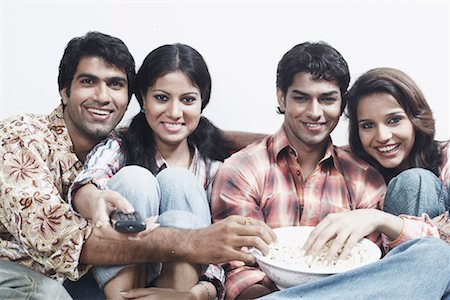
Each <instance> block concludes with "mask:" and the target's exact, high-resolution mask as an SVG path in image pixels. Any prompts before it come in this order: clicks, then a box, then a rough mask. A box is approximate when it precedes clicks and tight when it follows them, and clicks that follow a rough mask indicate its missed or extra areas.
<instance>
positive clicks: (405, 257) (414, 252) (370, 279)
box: [261, 237, 450, 300]
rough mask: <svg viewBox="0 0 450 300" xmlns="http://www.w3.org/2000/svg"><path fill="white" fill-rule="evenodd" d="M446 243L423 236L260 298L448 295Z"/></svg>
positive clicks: (448, 248)
mask: <svg viewBox="0 0 450 300" xmlns="http://www.w3.org/2000/svg"><path fill="white" fill-rule="evenodd" d="M449 283H450V246H448V245H447V244H446V243H445V242H444V241H442V240H440V239H438V238H434V237H427V238H423V239H417V240H412V241H409V242H406V243H404V244H401V245H399V246H397V247H396V248H394V249H393V250H391V251H390V252H389V253H388V254H387V255H386V256H385V257H384V258H383V259H381V260H379V261H377V262H375V263H372V264H369V265H366V266H363V267H360V268H357V269H354V270H351V271H348V272H344V273H340V274H336V275H332V276H329V277H325V278H323V279H319V280H317V281H314V282H311V283H306V284H304V285H299V286H296V287H292V288H289V289H285V290H282V291H279V292H275V293H272V294H270V295H267V296H265V297H262V298H261V299H265V300H270V299H299V298H301V299H303V300H307V299H312V300H322V299H323V300H332V299H339V300H340V299H358V300H359V299H371V300H376V299H383V300H384V299H386V300H387V299H408V300H424V299H450V296H449V295H450V285H449Z"/></svg>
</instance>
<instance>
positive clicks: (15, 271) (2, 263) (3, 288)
mask: <svg viewBox="0 0 450 300" xmlns="http://www.w3.org/2000/svg"><path fill="white" fill-rule="evenodd" d="M0 299H2V300H9V299H11V300H17V299H27V300H41V299H62V300H69V299H72V298H71V297H70V295H69V294H68V293H67V291H66V290H65V289H64V287H63V286H62V284H61V283H59V282H57V281H56V280H53V279H51V278H49V277H47V276H45V275H43V274H41V273H39V272H36V271H33V270H31V269H28V268H26V267H24V266H22V265H20V264H19V263H16V262H11V261H7V260H0Z"/></svg>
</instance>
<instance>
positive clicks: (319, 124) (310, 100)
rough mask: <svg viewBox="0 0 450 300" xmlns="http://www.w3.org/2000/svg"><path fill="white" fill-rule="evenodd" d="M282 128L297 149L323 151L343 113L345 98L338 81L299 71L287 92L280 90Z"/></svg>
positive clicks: (279, 101)
mask: <svg viewBox="0 0 450 300" xmlns="http://www.w3.org/2000/svg"><path fill="white" fill-rule="evenodd" d="M278 104H279V106H280V110H281V111H282V112H284V123H283V127H284V130H285V131H286V134H287V136H288V138H289V141H290V143H291V144H292V146H293V147H295V148H296V149H302V148H306V149H309V150H313V151H314V150H317V151H322V150H323V149H324V147H325V146H326V144H327V143H328V138H329V136H330V133H331V132H332V131H333V129H334V128H335V127H336V125H337V123H338V121H339V117H340V115H341V105H342V98H341V92H340V90H339V87H338V85H337V83H336V82H335V81H326V80H313V79H312V76H311V74H309V73H298V74H296V75H295V76H294V78H293V81H292V85H291V86H290V87H289V88H288V90H287V93H286V95H284V93H283V92H282V91H281V90H278Z"/></svg>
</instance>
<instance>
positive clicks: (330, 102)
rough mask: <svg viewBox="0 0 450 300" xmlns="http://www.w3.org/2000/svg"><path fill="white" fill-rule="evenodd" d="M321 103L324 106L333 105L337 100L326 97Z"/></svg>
mask: <svg viewBox="0 0 450 300" xmlns="http://www.w3.org/2000/svg"><path fill="white" fill-rule="evenodd" d="M321 101H322V102H323V103H326V104H333V103H335V102H336V101H337V99H336V98H334V97H327V98H322V99H321Z"/></svg>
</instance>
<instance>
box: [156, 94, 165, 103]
mask: <svg viewBox="0 0 450 300" xmlns="http://www.w3.org/2000/svg"><path fill="white" fill-rule="evenodd" d="M153 97H155V99H156V100H158V101H160V102H165V101H167V100H168V98H167V96H166V95H162V94H157V95H155V96H153Z"/></svg>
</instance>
